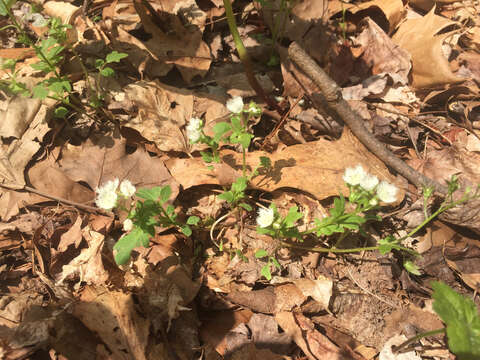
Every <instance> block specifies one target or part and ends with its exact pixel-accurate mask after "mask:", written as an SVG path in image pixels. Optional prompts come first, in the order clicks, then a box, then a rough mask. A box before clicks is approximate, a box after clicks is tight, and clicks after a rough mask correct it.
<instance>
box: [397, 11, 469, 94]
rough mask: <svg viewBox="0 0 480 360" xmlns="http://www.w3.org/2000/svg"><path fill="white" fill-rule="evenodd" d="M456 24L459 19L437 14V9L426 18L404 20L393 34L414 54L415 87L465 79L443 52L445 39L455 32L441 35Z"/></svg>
mask: <svg viewBox="0 0 480 360" xmlns="http://www.w3.org/2000/svg"><path fill="white" fill-rule="evenodd" d="M452 24H455V22H453V21H451V20H449V19H446V18H444V17H441V16H438V15H436V14H435V8H433V9H432V10H431V11H430V12H429V13H428V14H426V15H425V16H423V17H422V18H419V19H408V20H406V21H405V22H403V23H402V24H401V25H400V27H399V28H398V30H397V32H396V33H395V35H394V36H393V41H394V42H395V43H396V44H397V45H399V46H400V47H402V48H403V49H405V50H407V51H408V52H409V53H410V55H411V56H412V62H413V71H412V77H413V86H414V87H416V88H425V87H433V86H436V85H443V84H449V83H455V82H459V81H462V78H459V77H458V76H456V75H455V74H454V73H453V72H452V70H451V69H450V65H449V63H448V60H447V59H446V58H445V56H444V55H443V52H442V45H443V42H444V40H445V39H446V38H448V37H449V36H451V35H452V33H451V32H449V33H446V34H441V35H437V34H438V32H439V31H440V30H442V29H444V28H446V27H447V26H450V25H452Z"/></svg>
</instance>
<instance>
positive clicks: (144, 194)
mask: <svg viewBox="0 0 480 360" xmlns="http://www.w3.org/2000/svg"><path fill="white" fill-rule="evenodd" d="M166 187H170V186H169V185H167V186H166ZM163 188H164V187H163V186H155V187H153V188H151V189H145V188H144V189H138V191H137V193H136V195H137V196H138V197H139V198H141V199H145V200H152V201H157V200H158V198H159V197H160V196H161V195H162V191H163Z"/></svg>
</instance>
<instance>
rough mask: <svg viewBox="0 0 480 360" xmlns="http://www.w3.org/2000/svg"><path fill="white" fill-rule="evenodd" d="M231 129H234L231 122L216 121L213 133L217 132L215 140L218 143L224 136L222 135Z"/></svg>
mask: <svg viewBox="0 0 480 360" xmlns="http://www.w3.org/2000/svg"><path fill="white" fill-rule="evenodd" d="M231 129H232V126H231V125H230V124H229V123H226V122H219V123H216V124H215V125H214V126H213V133H214V134H215V136H214V138H213V140H214V141H215V142H217V143H218V142H219V141H220V139H221V138H222V136H223V135H224V134H225V133H226V132H228V131H230V130H231Z"/></svg>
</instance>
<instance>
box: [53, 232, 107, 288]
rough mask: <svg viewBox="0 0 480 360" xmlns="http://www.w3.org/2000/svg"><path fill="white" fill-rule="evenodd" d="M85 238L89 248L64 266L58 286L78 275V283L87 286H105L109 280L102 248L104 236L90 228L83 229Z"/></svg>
mask: <svg viewBox="0 0 480 360" xmlns="http://www.w3.org/2000/svg"><path fill="white" fill-rule="evenodd" d="M82 235H83V238H84V239H85V240H86V241H87V244H88V247H87V248H86V249H82V251H81V252H80V255H78V256H77V257H76V258H74V259H73V260H72V261H71V262H70V263H68V264H66V265H63V267H62V272H61V274H59V275H58V276H57V278H58V280H57V282H56V283H57V284H61V283H62V282H63V281H65V279H67V278H71V277H72V276H77V275H78V282H83V281H84V282H86V283H87V284H95V285H103V284H105V283H106V281H107V280H108V278H109V275H108V273H107V272H106V271H105V268H104V267H103V260H102V248H103V244H104V235H102V234H100V233H98V232H95V231H93V230H90V228H89V227H88V226H86V227H85V228H83V229H82Z"/></svg>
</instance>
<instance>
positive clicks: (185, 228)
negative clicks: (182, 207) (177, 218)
mask: <svg viewBox="0 0 480 360" xmlns="http://www.w3.org/2000/svg"><path fill="white" fill-rule="evenodd" d="M180 229H181V230H182V233H183V234H184V235H185V236H190V235H192V229H190V226H188V225H183V226H182V227H181V228H180Z"/></svg>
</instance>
